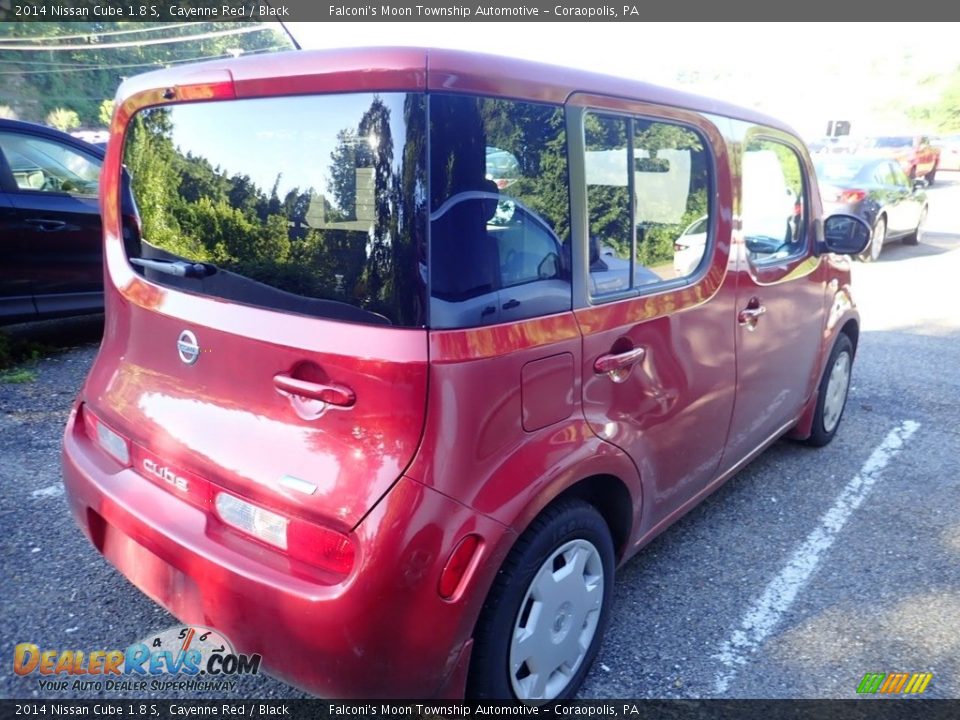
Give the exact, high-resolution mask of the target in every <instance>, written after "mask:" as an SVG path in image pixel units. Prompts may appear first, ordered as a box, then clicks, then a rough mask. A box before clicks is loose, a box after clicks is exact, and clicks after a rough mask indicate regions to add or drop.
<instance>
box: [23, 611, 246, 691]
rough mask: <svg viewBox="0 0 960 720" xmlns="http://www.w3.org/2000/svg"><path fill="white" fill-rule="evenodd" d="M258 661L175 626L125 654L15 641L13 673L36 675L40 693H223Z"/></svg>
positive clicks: (199, 630) (200, 631) (206, 631)
mask: <svg viewBox="0 0 960 720" xmlns="http://www.w3.org/2000/svg"><path fill="white" fill-rule="evenodd" d="M260 659H261V658H260V655H257V654H253V655H246V654H242V653H236V652H234V650H233V645H232V644H231V643H230V641H229V640H227V638H226V637H225V636H224V635H223V634H222V633H220V632H218V631H216V630H211V629H210V628H204V627H199V626H180V625H177V626H174V627H172V628H170V629H169V630H165V631H163V632H162V633H159V634H158V635H151V636H148V637H146V638H144V639H143V640H141V641H139V642H136V643H134V644H132V645H130V646H129V647H127V648H126V649H125V650H119V649H117V650H88V651H83V650H56V649H41V648H40V647H39V646H38V645H35V644H33V643H19V644H18V645H17V646H16V647H15V648H14V650H13V671H14V672H15V673H16V674H17V675H20V676H24V677H26V676H36V677H37V681H38V684H39V689H40V690H44V691H58V690H59V691H63V690H72V691H91V692H94V691H95V692H103V691H107V692H137V693H140V692H146V691H157V690H179V691H204V690H208V691H215V692H225V691H232V690H234V689H235V688H236V685H237V682H236V680H234V679H232V678H235V677H237V676H240V675H256V674H258V673H259V672H260ZM174 676H175V677H176V678H177V679H173V677H174Z"/></svg>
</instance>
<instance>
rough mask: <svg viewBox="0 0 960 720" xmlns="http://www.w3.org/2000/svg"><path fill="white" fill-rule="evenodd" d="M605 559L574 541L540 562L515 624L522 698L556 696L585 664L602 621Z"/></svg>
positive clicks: (516, 683) (514, 656) (513, 660)
mask: <svg viewBox="0 0 960 720" xmlns="http://www.w3.org/2000/svg"><path fill="white" fill-rule="evenodd" d="M602 606H603V560H601V558H600V553H599V551H598V550H597V548H596V547H595V546H594V545H593V543H591V542H589V541H587V540H571V541H570V542H568V543H565V544H563V545H561V546H560V547H559V548H557V550H555V551H554V552H553V554H552V555H551V556H550V557H549V558H547V560H546V562H544V563H543V565H541V566H540V569H539V570H538V571H537V574H536V575H534V577H533V580H532V581H531V582H530V586H529V587H528V588H527V592H526V595H525V597H524V599H523V602H522V603H521V604H520V611H519V612H518V613H517V619H516V620H515V621H514V624H513V637H512V639H511V641H510V657H509V659H508V662H509V663H510V668H509V670H510V682H511V684H512V685H513V692H514V693H515V694H516V696H517V697H518V698H519V699H521V700H552V699H553V698H556V697H557V696H558V695H560V693H562V692H563V691H564V689H565V688H566V687H567V685H569V684H570V681H571V680H572V679H573V676H574V675H575V674H576V672H577V671H578V670H579V669H580V665H581V664H582V663H583V659H584V658H585V657H586V655H587V650H589V648H590V645H591V643H592V642H593V637H594V635H596V632H597V624H598V623H599V621H600V609H601V607H602Z"/></svg>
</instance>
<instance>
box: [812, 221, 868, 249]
mask: <svg viewBox="0 0 960 720" xmlns="http://www.w3.org/2000/svg"><path fill="white" fill-rule="evenodd" d="M872 232H873V231H872V230H871V229H870V226H869V225H867V223H866V222H865V221H864V220H863V219H862V218H859V217H857V216H856V215H847V214H845V213H837V214H836V215H831V216H830V217H828V218H827V219H826V220H824V221H823V241H824V244H825V245H826V247H827V251H828V252H832V253H837V254H838V255H859V254H860V253H862V252H863V251H864V250H866V249H867V245H869V244H870V235H871V234H872Z"/></svg>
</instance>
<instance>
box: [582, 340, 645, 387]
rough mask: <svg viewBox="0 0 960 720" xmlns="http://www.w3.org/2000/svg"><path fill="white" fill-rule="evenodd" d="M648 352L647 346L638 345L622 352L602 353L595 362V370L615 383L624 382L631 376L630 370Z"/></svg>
mask: <svg viewBox="0 0 960 720" xmlns="http://www.w3.org/2000/svg"><path fill="white" fill-rule="evenodd" d="M646 354H647V350H646V348H642V347H638V348H633V349H632V350H627V351H626V352H621V353H608V354H606V355H601V356H600V357H598V358H597V359H596V361H594V363H593V371H594V372H595V373H597V374H598V375H606V376H607V377H609V378H610V379H611V380H613V382H615V383H622V382H623V381H624V380H626V379H627V378H628V377H629V376H630V370H632V369H633V366H634V365H636V364H637V363H638V362H640V361H641V360H643V358H644V356H645V355H646Z"/></svg>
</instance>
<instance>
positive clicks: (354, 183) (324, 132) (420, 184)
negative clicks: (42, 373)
mask: <svg viewBox="0 0 960 720" xmlns="http://www.w3.org/2000/svg"><path fill="white" fill-rule="evenodd" d="M424 122H425V110H424V97H423V96H422V95H419V94H406V93H382V94H370V93H354V94H344V95H327V96H310V97H277V98H257V99H247V100H231V101H226V102H204V103H191V104H182V105H174V106H165V107H158V108H151V109H147V110H144V111H142V112H140V113H139V114H138V115H137V116H136V117H134V119H133V120H132V121H131V123H130V126H129V128H128V132H127V139H126V144H125V149H124V163H125V164H126V166H127V167H128V168H129V170H130V173H131V175H132V182H133V191H134V196H135V198H136V201H137V205H138V207H139V208H140V211H141V214H142V218H141V219H142V223H143V233H142V239H140V240H128V241H127V243H126V250H127V256H128V258H129V260H130V262H131V264H132V266H133V267H134V269H135V270H136V271H137V272H139V273H140V274H141V275H143V276H144V277H146V278H147V279H149V280H150V281H152V282H156V283H158V284H161V285H166V286H169V287H175V288H177V289H180V290H185V291H187V292H192V293H198V294H202V295H209V296H214V297H218V298H223V299H226V300H230V301H233V302H237V303H243V304H248V305H254V306H259V307H264V308H269V309H274V310H279V311H283V312H291V313H299V314H303V315H308V316H315V317H322V318H327V319H333V320H340V321H346V322H355V323H369V324H381V325H392V326H397V327H422V326H423V325H425V317H424V306H425V303H424V300H423V294H424V287H425V278H426V267H425V263H426V235H425V222H426V220H425V218H426V199H425V198H426V179H425V167H424V166H425V157H426V140H425V132H424Z"/></svg>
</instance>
